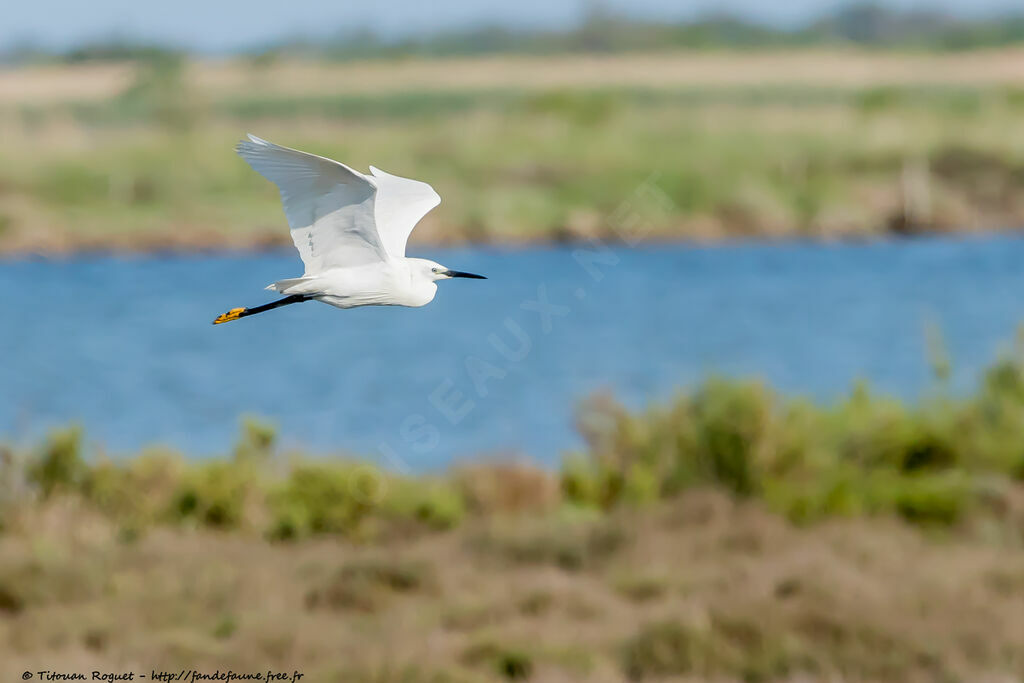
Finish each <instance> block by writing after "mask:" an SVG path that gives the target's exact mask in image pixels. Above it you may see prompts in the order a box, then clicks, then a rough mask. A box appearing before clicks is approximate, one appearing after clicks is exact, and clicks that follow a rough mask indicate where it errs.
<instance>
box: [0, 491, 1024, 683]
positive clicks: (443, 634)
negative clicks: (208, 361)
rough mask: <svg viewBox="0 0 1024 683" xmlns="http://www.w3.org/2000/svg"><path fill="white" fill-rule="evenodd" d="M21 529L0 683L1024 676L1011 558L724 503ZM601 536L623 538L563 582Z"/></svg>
mask: <svg viewBox="0 0 1024 683" xmlns="http://www.w3.org/2000/svg"><path fill="white" fill-rule="evenodd" d="M29 522H30V523H26V526H25V528H26V529H28V528H31V529H33V531H32V532H31V533H28V532H25V533H22V534H8V535H6V536H4V537H3V538H2V539H0V544H2V545H0V558H2V561H0V677H3V679H4V680H13V679H14V677H15V676H17V675H19V674H20V673H21V672H22V671H24V670H31V671H37V670H40V669H56V670H63V671H83V672H89V671H92V670H93V669H96V670H101V671H124V670H136V671H141V672H145V673H147V674H148V673H149V672H150V670H151V669H161V668H164V669H173V670H175V671H178V670H180V669H181V668H182V667H186V668H196V669H199V670H207V671H213V670H214V669H216V668H218V667H219V668H220V669H221V670H224V669H225V668H233V669H234V670H235V671H262V670H265V669H267V668H272V669H276V670H279V671H289V672H290V671H292V670H293V669H298V670H300V671H303V672H305V674H306V678H305V680H307V681H327V680H345V681H364V680H372V681H392V680H403V681H419V680H460V681H461V680H500V679H501V678H503V677H511V678H516V677H519V678H522V677H529V678H530V680H537V681H569V680H598V681H621V680H623V679H624V678H625V677H627V676H631V677H633V678H643V679H648V678H662V677H673V678H679V677H685V678H687V679H688V680H697V679H704V678H708V679H714V680H742V679H746V680H796V679H798V678H800V677H803V678H802V679H803V680H807V677H810V678H812V679H821V680H825V679H827V680H877V681H883V680H885V681H888V680H904V681H906V680H922V681H924V680H981V677H982V676H989V677H990V678H988V679H986V680H1015V679H1014V678H1013V677H1014V676H1016V677H1017V678H1018V679H1019V678H1020V677H1021V676H1024V651H1022V650H1021V648H1020V643H1022V642H1024V557H1022V556H1021V554H1020V552H1019V551H1015V550H1009V549H999V548H994V547H986V546H982V545H977V544H973V543H969V542H967V541H965V540H955V539H946V540H935V539H933V540H929V539H927V538H926V537H924V536H922V535H920V534H919V533H918V532H916V531H913V530H911V529H909V528H907V527H905V526H902V525H899V524H897V523H895V522H886V521H877V520H876V521H872V522H869V521H863V520H861V521H841V522H832V523H828V524H824V525H821V526H817V527H814V528H809V529H797V528H794V527H792V526H790V525H788V524H787V523H785V522H783V521H782V520H781V519H779V518H777V517H775V516H772V515H770V514H767V513H766V512H764V511H763V510H762V509H761V508H759V507H758V506H756V505H752V504H736V503H733V502H731V501H730V500H729V499H727V498H725V497H723V496H720V495H717V494H710V493H701V492H695V493H692V494H688V495H686V496H684V497H683V498H682V499H681V500H679V501H677V502H674V503H671V504H665V505H663V506H660V507H655V508H651V509H648V510H646V511H642V512H636V511H634V512H624V513H621V514H618V515H613V516H612V517H610V518H594V519H589V520H586V519H584V520H578V521H576V522H571V521H568V520H566V519H564V516H562V517H558V518H554V517H543V518H530V519H525V518H521V519H519V520H518V521H515V520H496V519H491V520H488V521H486V522H484V521H480V522H477V523H474V524H470V525H467V526H466V527H465V528H463V529H460V530H458V531H453V532H449V533H445V534H439V535H427V536H420V537H418V538H416V539H413V540H405V541H403V542H401V543H395V544H384V545H375V546H357V545H350V544H346V543H343V542H339V541H336V540H310V541H304V542H301V543H297V544H271V543H267V542H265V541H263V540H261V539H259V538H256V537H249V536H246V535H244V534H241V533H233V534H217V533H210V532H191V533H190V532H181V531H169V530H157V531H153V532H151V533H150V534H148V535H146V536H145V537H143V538H141V539H138V540H135V541H133V542H126V541H125V540H123V539H121V540H119V539H118V538H117V537H116V534H115V533H114V532H113V530H112V529H110V528H109V527H108V526H107V525H106V524H105V522H104V521H103V520H102V519H99V518H95V517H92V516H91V515H89V514H88V513H87V511H86V510H83V509H82V508H80V507H77V506H75V505H73V504H70V503H67V502H64V503H62V502H60V501H57V502H54V503H52V504H50V505H48V506H46V507H45V508H41V509H40V511H39V512H38V518H36V519H34V520H29ZM602 534H603V535H605V536H614V535H620V540H619V542H617V543H610V544H609V543H605V544H603V545H601V544H599V545H598V546H593V547H595V548H597V550H592V551H591V552H592V553H593V554H592V555H591V556H587V558H586V561H583V562H581V563H569V564H565V563H561V562H559V561H558V558H559V557H560V555H559V553H567V554H568V555H569V556H571V554H572V553H573V552H575V551H574V550H573V548H578V547H584V546H587V543H588V542H591V541H588V540H587V539H592V538H593V537H595V536H601V535H602ZM481 538H486V539H488V543H486V544H481V542H480V539H481ZM552 553H553V554H552ZM993 676H1004V678H998V679H997V678H991V677H993Z"/></svg>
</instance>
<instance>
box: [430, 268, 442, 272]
mask: <svg viewBox="0 0 1024 683" xmlns="http://www.w3.org/2000/svg"><path fill="white" fill-rule="evenodd" d="M430 272H431V273H440V272H441V271H440V270H438V269H437V268H431V269H430Z"/></svg>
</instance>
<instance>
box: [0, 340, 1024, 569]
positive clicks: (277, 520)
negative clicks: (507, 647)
mask: <svg viewBox="0 0 1024 683" xmlns="http://www.w3.org/2000/svg"><path fill="white" fill-rule="evenodd" d="M930 344H931V345H932V346H933V347H935V349H933V351H932V353H933V355H939V354H940V351H939V347H941V345H942V344H941V340H940V339H938V337H937V333H934V332H933V334H932V336H931V341H930ZM940 361H941V362H939V361H937V362H936V364H935V372H936V378H937V382H936V384H935V386H934V388H933V389H932V390H931V391H930V392H929V393H928V395H926V396H925V397H923V398H922V399H921V400H920V401H919V402H917V403H915V404H906V403H904V402H902V401H899V400H897V399H894V398H890V397H886V396H883V395H879V394H876V393H874V392H873V391H872V390H871V389H870V388H869V387H868V386H867V385H866V384H858V385H857V386H855V387H854V388H853V390H852V391H851V392H850V394H849V395H848V396H847V397H845V398H843V399H842V400H839V401H837V402H836V403H834V404H831V405H819V404H814V403H811V402H808V401H806V400H803V399H800V398H787V397H783V396H780V395H778V394H776V393H775V392H773V391H772V390H771V389H770V388H768V387H766V386H764V385H762V384H760V383H758V382H753V381H745V380H732V379H725V378H720V377H713V378H710V379H708V380H707V381H705V382H704V383H703V384H701V385H700V386H698V387H696V388H695V389H694V390H693V391H690V392H687V393H683V394H680V395H679V396H678V397H677V398H676V399H674V400H672V401H670V402H668V403H666V404H663V405H655V406H652V407H650V408H648V409H646V410H644V411H641V412H633V411H630V410H627V409H626V408H624V407H623V406H622V405H620V404H619V403H618V402H616V401H615V400H614V399H613V398H611V397H609V396H604V395H598V396H595V397H593V398H591V399H590V400H588V401H586V402H585V403H584V404H583V405H582V406H581V408H580V413H579V430H580V432H581V434H582V436H583V438H584V440H585V442H586V449H585V450H583V451H581V452H579V453H571V454H568V455H567V456H566V458H565V462H564V464H563V466H562V468H561V471H560V472H558V473H546V472H544V471H542V470H538V469H535V468H532V467H529V466H527V465H515V464H508V465H491V466H483V465H475V466H469V467H463V468H460V469H458V470H457V471H454V472H452V473H450V474H448V475H444V476H440V475H435V476H430V477H428V476H418V477H408V476H399V475H397V474H392V473H389V472H387V471H385V470H382V469H380V468H378V467H377V466H375V465H373V464H371V463H370V462H362V461H358V460H336V459H329V460H328V459H314V458H310V457H305V456H298V455H290V456H288V455H284V454H281V453H278V451H277V447H276V434H275V431H274V429H273V427H272V426H271V425H269V424H267V423H264V422H262V421H259V420H255V419H246V420H244V421H243V424H242V431H241V434H240V436H239V439H238V442H237V444H236V446H235V447H234V449H233V454H232V455H231V457H229V458H227V459H211V460H203V461H194V460H189V459H185V458H183V457H182V456H181V455H178V454H176V453H173V452H171V451H168V450H166V449H162V448H156V449H149V450H147V451H145V452H143V453H141V454H139V455H137V456H135V457H131V458H123V459H122V458H118V459H111V458H108V457H99V456H96V455H90V450H91V449H89V448H87V446H86V444H85V441H84V433H83V431H82V429H81V428H80V427H77V426H74V427H70V428H67V429H60V430H56V431H54V432H53V433H52V434H51V435H50V436H49V438H48V439H47V440H46V441H45V443H43V444H41V445H40V446H39V447H37V448H35V449H32V450H31V451H29V452H27V453H19V452H16V451H14V450H12V449H10V448H8V449H5V452H6V453H7V456H5V458H4V459H3V461H2V462H3V468H4V471H3V474H2V476H0V482H3V484H4V486H5V491H4V492H3V496H2V497H0V500H2V501H3V503H4V510H5V516H4V517H2V518H0V519H3V520H4V524H3V526H9V524H8V522H9V521H10V520H9V519H8V517H7V516H6V515H15V516H16V512H17V509H18V507H19V505H23V504H30V503H31V502H32V501H33V500H47V499H49V498H52V497H55V496H72V497H78V498H81V499H82V500H84V501H86V502H87V503H88V504H89V505H91V506H93V507H94V508H95V509H96V510H97V511H99V512H102V513H103V514H105V515H108V516H109V517H110V518H111V519H112V520H114V521H116V522H118V523H120V524H122V525H123V526H124V529H125V531H126V533H131V534H137V533H139V532H140V531H142V530H144V529H145V528H147V527H152V526H154V525H167V524H171V525H183V526H186V527H210V528H216V529H239V530H246V531H249V532H253V533H258V534H262V535H265V536H266V537H267V538H269V539H273V540H278V541H285V540H295V539H299V538H303V537H308V536H317V535H336V536H341V537H345V538H348V539H350V540H353V541H371V540H376V539H381V538H388V537H393V536H395V535H399V536H400V535H404V534H409V533H414V532H428V531H430V530H445V529H451V528H453V527H455V526H457V525H459V524H460V523H462V522H463V521H464V520H465V519H467V518H468V517H481V516H483V517H487V516H493V515H499V516H500V515H507V514H521V513H543V512H551V511H553V510H558V509H561V510H563V512H564V513H565V514H569V511H573V510H575V511H576V512H574V513H572V514H569V517H567V519H577V520H580V519H582V520H586V519H593V517H591V516H589V515H600V514H602V513H605V512H608V511H611V510H614V509H617V508H619V507H621V506H627V507H637V506H640V507H642V506H645V505H649V504H651V503H654V502H656V501H659V500H664V499H672V498H675V497H677V496H679V495H681V494H683V493H685V492H686V491H690V490H695V489H704V488H714V489H718V490H721V491H723V492H725V493H727V494H729V495H731V496H734V497H736V498H738V499H757V500H761V501H763V502H764V504H766V505H767V506H768V507H769V508H770V509H772V510H774V511H776V512H778V513H779V514H781V515H783V516H785V517H787V518H788V519H790V520H791V521H793V522H794V523H798V524H806V523H811V522H816V521H819V520H822V519H825V518H832V517H836V516H840V517H861V516H883V517H885V516H888V517H900V518H902V519H904V520H905V521H907V522H909V523H911V524H915V525H920V526H923V527H927V528H934V529H943V528H953V527H958V526H959V527H964V526H971V525H977V524H980V523H982V522H984V523H985V524H988V523H996V522H999V523H1001V522H1007V523H1008V524H1009V526H1008V527H1006V531H1007V533H1010V534H1015V535H1016V536H1017V537H1019V539H1020V540H1021V541H1022V542H1024V526H1019V525H1020V524H1022V523H1024V519H1017V518H1008V519H1002V518H1001V517H1000V515H1001V514H1003V513H1005V512H1006V511H1007V510H1011V509H1012V508H1013V506H1012V505H1011V503H1010V502H1008V500H1009V499H1011V498H1013V496H1019V495H1021V494H1022V491H1024V446H1022V444H1024V330H1022V333H1021V337H1020V339H1019V340H1018V343H1017V344H1016V346H1015V348H1014V349H1013V351H1012V352H1009V353H1006V354H1005V355H1004V356H1003V357H1001V358H1000V359H999V360H998V361H997V362H996V363H995V364H993V365H992V366H991V367H990V368H989V369H988V370H987V371H986V372H985V373H984V376H983V377H982V379H981V381H980V384H979V386H978V388H977V390H976V391H975V392H974V393H973V394H971V395H969V396H956V395H951V394H949V393H948V391H947V388H946V385H945V380H944V378H945V377H946V376H947V375H948V359H942V358H941V357H940ZM10 519H13V517H12V518H10ZM574 529H575V531H573V532H566V531H565V530H563V529H561V528H560V527H559V526H557V525H556V526H550V525H548V526H545V527H544V528H543V529H538V530H537V534H533V533H530V534H527V535H526V536H521V535H520V536H517V535H514V534H513V535H508V534H502V533H498V531H497V530H493V529H492V530H490V531H488V532H487V533H486V534H483V535H479V536H478V537H477V538H476V540H475V541H474V544H475V545H477V546H479V547H480V548H482V549H484V550H485V551H486V552H487V553H488V554H498V555H501V556H503V557H505V558H506V559H507V560H508V561H510V562H513V563H539V564H551V565H555V566H559V567H562V568H565V569H573V568H579V567H584V566H587V565H590V564H592V563H595V562H599V561H600V559H601V558H602V557H604V556H605V555H606V554H608V553H610V552H614V550H615V549H616V548H617V547H618V546H619V545H620V544H621V543H622V542H623V541H624V539H623V535H622V533H621V532H619V531H614V530H610V529H608V528H606V527H600V528H598V529H597V530H596V531H594V532H593V533H591V532H589V531H586V530H585V528H583V527H579V526H578V525H577V526H574ZM538 534H539V535H538Z"/></svg>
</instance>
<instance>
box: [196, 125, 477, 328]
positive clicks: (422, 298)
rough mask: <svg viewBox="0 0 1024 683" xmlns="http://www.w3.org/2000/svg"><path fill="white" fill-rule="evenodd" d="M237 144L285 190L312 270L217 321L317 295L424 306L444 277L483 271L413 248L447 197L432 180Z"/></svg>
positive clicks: (335, 301)
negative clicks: (408, 247)
mask: <svg viewBox="0 0 1024 683" xmlns="http://www.w3.org/2000/svg"><path fill="white" fill-rule="evenodd" d="M237 150H238V153H239V155H241V157H242V158H243V159H245V160H246V161H247V162H248V163H249V165H250V166H252V168H253V169H254V170H256V171H257V172H258V173H259V174H260V175H262V176H263V177H265V178H267V179H268V180H270V181H272V182H273V183H274V184H276V185H277V186H278V189H279V190H280V191H281V201H282V203H283V204H284V210H285V214H286V216H287V218H288V224H289V227H290V228H291V234H292V240H293V241H294V243H295V247H296V249H298V251H299V255H300V256H301V257H302V262H303V263H304V264H305V273H304V274H303V276H302V277H297V278H291V279H286V280H279V281H277V282H275V283H273V284H272V285H270V286H269V287H267V289H269V290H272V291H275V292H278V293H279V294H283V295H285V296H284V298H282V299H280V300H278V301H275V302H272V303H270V304H266V305H264V306H257V307H255V308H235V309H232V310H231V311H228V312H227V313H225V314H223V315H221V316H219V317H218V318H217V319H216V320H214V324H219V323H223V322H228V321H229V320H235V319H237V318H242V317H245V316H248V315H253V314H255V313H262V312H263V311H267V310H271V309H272V308H278V307H280V306H284V305H288V304H292V303H299V302H301V301H310V300H315V301H321V302H323V303H326V304H330V305H331V306H336V307H338V308H355V307H357V306H410V307H418V306H424V305H426V304H428V303H430V302H431V301H432V300H433V299H434V294H435V293H436V292H437V284H436V281H437V280H443V279H447V278H452V277H470V278H477V279H483V277H482V276H480V275H473V274H471V273H462V272H459V271H455V270H450V269H448V268H446V267H444V266H442V265H440V264H438V263H435V262H433V261H429V260H427V259H419V258H407V257H406V256H405V243H406V240H407V239H408V237H409V234H410V233H411V232H412V229H413V228H414V227H415V226H416V223H418V222H419V220H420V219H421V218H423V216H424V215H426V213H427V212H428V211H430V210H431V209H433V208H434V207H435V206H437V205H438V204H440V203H441V198H440V197H439V196H438V195H437V193H436V192H434V190H433V188H431V187H430V186H429V185H427V184H426V183H422V182H419V181H417V180H410V179H409V178H401V177H399V176H394V175H391V174H389V173H385V172H383V171H381V170H380V169H377V168H373V167H372V166H371V167H370V171H371V175H364V174H362V173H359V172H358V171H355V170H353V169H351V168H349V167H348V166H345V165H344V164H341V163H339V162H337V161H333V160H331V159H327V158H325V157H320V156H316V155H315V154H308V153H306V152H300V151H298V150H294V149H289V148H287V147H280V146H278V145H275V144H273V143H270V142H267V141H266V140H261V139H260V138H257V137H255V136H253V135H250V136H249V139H248V140H243V141H242V142H240V143H239V144H238V148H237Z"/></svg>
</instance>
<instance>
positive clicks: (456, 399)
mask: <svg viewBox="0 0 1024 683" xmlns="http://www.w3.org/2000/svg"><path fill="white" fill-rule="evenodd" d="M417 255H424V256H429V257H431V258H434V259H436V260H438V261H440V262H441V263H444V264H445V265H447V266H449V267H452V268H456V269H460V270H467V271H471V272H478V273H484V274H486V275H488V276H489V277H490V279H489V280H487V281H475V280H453V281H449V282H442V283H440V285H439V292H438V296H437V298H436V299H435V301H434V302H433V303H432V304H431V305H429V306H427V307H425V308H422V309H415V310H410V309H400V308H367V309H357V310H350V311H340V310H337V309H334V308H331V307H328V306H325V305H323V304H318V303H305V304H301V305H297V306H291V307H288V308H283V309H280V310H276V311H272V312H269V313H266V314H263V315H260V316H255V317H252V318H248V319H244V320H241V321H238V322H233V323H230V324H227V325H218V326H216V327H214V326H212V325H210V321H211V320H212V319H213V317H214V316H215V315H217V314H218V313H221V312H222V311H225V310H227V309H228V308H232V307H235V306H240V305H250V306H251V305H256V304H260V303H263V302H264V301H268V300H271V299H272V298H273V295H272V294H270V293H269V292H263V291H262V289H261V288H262V287H263V286H264V285H266V284H267V283H268V282H271V281H273V280H275V279H279V278H283V277H289V276H295V275H298V274H299V271H300V269H301V267H300V265H299V262H298V260H297V258H296V257H295V256H294V255H293V254H292V253H290V252H281V253H279V254H271V255H262V256H249V255H245V256H195V257H167V256H156V257H151V258H114V257H103V258H83V259H77V260H69V261H55V262H46V261H6V262H3V261H0V291H2V292H3V295H2V298H0V336H2V340H3V347H4V353H3V362H2V364H0V437H3V438H6V439H9V440H14V441H16V442H23V443H27V442H31V441H32V440H33V439H34V438H37V437H38V435H39V434H41V433H42V432H43V431H45V429H46V428H47V427H49V426H51V425H55V424H64V423H67V422H69V421H72V420H76V421H79V422H81V423H82V424H83V425H85V426H86V428H87V432H88V434H89V437H90V439H91V440H93V441H94V442H96V443H99V444H102V445H103V446H104V447H105V448H106V449H108V450H109V451H112V452H126V451H129V450H133V449H135V448H137V447H139V446H141V445H144V444H150V443H155V442H160V443H167V444H170V445H173V446H176V447H179V448H181V449H183V450H185V451H186V452H188V453H190V454H198V455H204V454H215V453H221V452H224V451H226V450H227V449H228V448H229V446H230V443H231V442H232V440H233V439H234V437H235V435H236V433H237V426H238V418H239V416H240V415H241V414H246V413H248V414H253V415H259V416H265V417H267V418H269V419H271V420H272V421H273V422H274V423H276V424H277V425H278V427H279V428H280V433H281V435H282V440H283V443H284V444H285V446H286V447H296V448H310V449H313V450H316V451H318V452H323V451H328V452H340V451H348V452H353V453H358V454H362V455H365V456H370V457H383V458H384V459H385V462H387V463H389V464H391V465H393V466H398V467H409V468H411V469H414V470H415V469H426V468H433V467H438V466H442V465H444V464H447V463H449V462H451V461H453V460H456V459H463V458H467V457H474V456H480V455H497V454H502V455H507V454H513V453H519V454H524V455H526V456H528V457H532V458H535V459H537V460H539V461H541V462H545V463H553V462H557V460H558V458H559V457H560V454H561V453H562V452H564V451H565V450H566V449H571V448H573V447H577V446H578V445H579V443H578V437H577V436H576V435H575V432H574V430H573V426H572V415H573V409H574V406H575V405H576V404H577V403H578V402H579V400H580V399H582V398H583V397H585V396H587V395H588V394H590V393H591V392H594V391H597V390H602V389H605V388H608V389H612V390H614V391H615V393H616V394H617V395H619V396H620V397H621V398H622V399H623V400H625V401H626V402H627V403H629V404H631V405H635V406H640V405H643V404H644V403H646V402H648V401H651V400H656V399H659V398H664V397H666V396H669V395H671V394H672V393H673V392H674V391H675V390H676V389H677V388H679V387H686V386H692V385H693V384H694V383H695V382H698V381H700V379H701V378H702V377H704V376H705V375H707V374H708V373H710V372H722V373H728V374H731V375H743V376H746V375H756V376H759V377H762V378H764V379H765V380H766V381H768V382H770V383H771V384H772V385H774V386H776V387H778V388H780V389H782V390H784V391H786V392H789V393H794V394H807V395H810V396H813V397H815V398H817V399H819V400H829V399H832V398H835V397H836V396H837V395H839V394H841V393H843V392H845V391H846V390H848V389H849V387H850V385H851V383H852V382H853V381H854V380H855V379H857V378H861V377H863V378H869V379H870V380H871V381H872V383H873V384H874V385H876V386H877V387H878V388H880V389H883V390H885V391H888V392H891V393H895V394H898V395H901V396H904V397H908V398H913V397H915V396H918V395H919V394H920V393H921V392H922V391H924V390H925V389H926V388H927V387H928V384H929V381H930V379H931V376H930V371H929V366H928V361H927V354H926V350H925V349H926V341H925V329H926V327H927V326H929V325H934V326H936V327H938V328H940V329H941V331H942V332H943V334H944V335H945V338H946V343H947V347H948V349H949V351H950V353H951V355H952V357H953V361H954V387H956V388H959V389H961V390H966V389H968V388H969V387H970V386H971V385H972V384H973V382H974V381H976V379H977V374H978V371H979V369H981V368H983V367H984V366H985V365H986V364H987V363H989V362H990V361H991V360H992V359H993V358H994V357H995V355H996V353H997V352H998V351H999V349H1000V348H1002V347H1005V346H1006V345H1007V344H1008V343H1009V342H1010V340H1011V339H1012V337H1013V334H1014V331H1015V328H1016V325H1017V323H1018V321H1020V320H1022V319H1024V298H1022V296H1021V294H1022V293H1024V239H1021V238H1017V237H1010V238H1005V237H1004V238H985V239H971V240H946V239H942V240H939V239H930V240H915V241H904V242H886V243H876V244H868V245H810V244H788V245H752V246H735V247H718V248H710V247H708V248H704V247H693V246H671V247H668V246H663V247H647V248H641V249H616V250H614V251H613V252H611V253H610V254H609V253H600V254H598V255H597V262H596V263H594V262H593V261H592V260H590V259H588V258H578V256H579V255H575V256H574V253H573V249H571V248H564V249H563V248H557V249H543V248H538V249H528V250H497V249H457V250H420V253H418V254H417ZM584 263H589V264H590V265H589V267H585V266H584V265H583V264H584ZM538 288H543V289H544V293H545V295H546V298H547V300H548V301H549V303H550V305H552V306H557V307H559V308H558V310H557V311H545V313H544V315H542V314H541V313H539V312H538V311H536V310H535V309H536V308H537V307H538V306H537V304H536V302H537V301H538V300H539V294H538ZM530 302H534V303H530ZM524 303H525V304H526V307H525V308H524ZM541 308H544V306H541ZM494 340H496V342H495V341H494ZM471 373H472V374H471ZM474 378H475V380H476V381H475V382H474ZM482 394H485V395H482ZM432 397H433V398H432Z"/></svg>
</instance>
